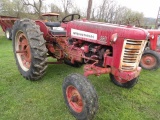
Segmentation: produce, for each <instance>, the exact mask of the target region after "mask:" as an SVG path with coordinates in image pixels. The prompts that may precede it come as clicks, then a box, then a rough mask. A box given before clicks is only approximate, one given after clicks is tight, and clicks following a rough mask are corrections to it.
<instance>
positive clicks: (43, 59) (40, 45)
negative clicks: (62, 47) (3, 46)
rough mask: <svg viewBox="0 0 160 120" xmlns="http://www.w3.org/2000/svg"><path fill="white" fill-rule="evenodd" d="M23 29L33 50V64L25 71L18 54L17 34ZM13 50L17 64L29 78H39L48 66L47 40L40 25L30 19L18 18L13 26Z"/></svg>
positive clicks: (25, 76) (24, 75) (20, 70)
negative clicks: (16, 46)
mask: <svg viewBox="0 0 160 120" xmlns="http://www.w3.org/2000/svg"><path fill="white" fill-rule="evenodd" d="M19 31H21V32H23V33H24V34H25V36H26V38H27V40H28V43H29V46H30V51H31V65H30V68H29V70H28V71H24V70H23V69H22V67H21V66H20V64H19V62H18V59H17V55H16V48H15V45H16V34H17V33H18V32H19ZM12 40H13V52H14V56H15V60H16V64H17V67H18V70H19V72H20V73H21V75H22V76H23V77H24V78H26V79H27V80H39V79H40V78H41V77H42V76H43V75H44V74H45V70H46V68H47V49H46V45H45V43H46V41H45V40H44V38H43V33H42V32H41V31H40V29H39V26H37V25H36V23H35V22H34V21H32V20H29V19H23V20H18V21H16V22H15V24H14V26H13V36H12Z"/></svg>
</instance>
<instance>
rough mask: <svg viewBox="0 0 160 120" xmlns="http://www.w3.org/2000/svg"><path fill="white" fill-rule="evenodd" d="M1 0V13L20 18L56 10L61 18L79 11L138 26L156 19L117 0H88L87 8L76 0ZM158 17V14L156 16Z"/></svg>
mask: <svg viewBox="0 0 160 120" xmlns="http://www.w3.org/2000/svg"><path fill="white" fill-rule="evenodd" d="M47 1H48V0H1V1H0V15H9V16H15V17H19V18H31V19H43V18H42V16H41V14H42V13H46V12H56V13H59V14H60V18H62V17H64V16H65V15H68V14H71V13H78V14H80V15H81V16H82V17H85V18H87V19H88V20H95V21H100V22H109V23H115V24H124V25H127V24H131V25H136V26H153V25H154V24H155V19H152V18H145V17H144V14H143V13H140V12H137V11H133V10H131V9H130V8H127V7H124V6H121V5H119V4H117V3H116V1H115V0H99V4H98V5H96V6H93V4H92V3H93V2H94V0H88V5H87V6H88V7H87V9H83V10H82V9H81V7H82V6H81V5H77V4H76V0H52V1H53V2H52V3H51V4H48V2H47ZM155 17H156V16H155Z"/></svg>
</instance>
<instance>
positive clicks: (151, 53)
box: [140, 50, 160, 70]
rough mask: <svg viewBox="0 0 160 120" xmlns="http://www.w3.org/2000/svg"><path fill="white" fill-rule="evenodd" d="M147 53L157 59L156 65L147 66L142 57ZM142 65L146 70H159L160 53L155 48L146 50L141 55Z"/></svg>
mask: <svg viewBox="0 0 160 120" xmlns="http://www.w3.org/2000/svg"><path fill="white" fill-rule="evenodd" d="M147 55H149V56H152V57H153V58H155V59H156V64H155V65H153V66H150V67H149V66H148V67H147V65H145V64H143V62H142V59H143V57H145V56H147ZM140 66H141V67H142V68H143V69H145V70H157V69H158V68H159V67H160V54H159V53H157V52H156V51H153V50H145V51H144V53H143V54H142V57H141V61H140Z"/></svg>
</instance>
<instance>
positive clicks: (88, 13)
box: [87, 0, 92, 20]
mask: <svg viewBox="0 0 160 120" xmlns="http://www.w3.org/2000/svg"><path fill="white" fill-rule="evenodd" d="M91 9H92V0H88V8H87V20H89V19H90V16H91Z"/></svg>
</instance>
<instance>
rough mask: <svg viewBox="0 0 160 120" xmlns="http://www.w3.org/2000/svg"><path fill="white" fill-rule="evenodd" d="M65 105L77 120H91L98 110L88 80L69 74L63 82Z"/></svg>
mask: <svg viewBox="0 0 160 120" xmlns="http://www.w3.org/2000/svg"><path fill="white" fill-rule="evenodd" d="M63 95H64V99H65V103H66V104H67V107H68V109H69V111H70V112H71V114H72V115H73V116H74V117H75V118H76V119H77V120H92V119H93V117H94V115H95V114H96V111H97V109H98V97H97V94H96V91H95V89H94V87H93V86H92V85H91V83H90V82H89V81H88V79H87V78H86V77H84V76H82V75H80V74H71V75H69V76H67V77H66V78H65V80H64V82H63Z"/></svg>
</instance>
